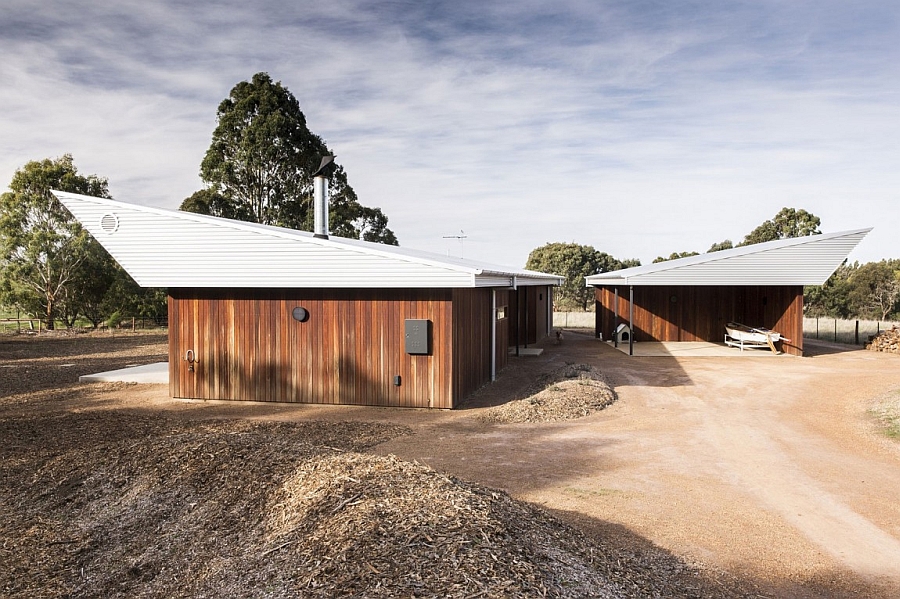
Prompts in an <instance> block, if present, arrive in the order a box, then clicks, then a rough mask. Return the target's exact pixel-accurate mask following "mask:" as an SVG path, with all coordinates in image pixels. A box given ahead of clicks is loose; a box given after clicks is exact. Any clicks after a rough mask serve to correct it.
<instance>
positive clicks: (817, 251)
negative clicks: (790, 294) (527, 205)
mask: <svg viewBox="0 0 900 599" xmlns="http://www.w3.org/2000/svg"><path fill="white" fill-rule="evenodd" d="M871 230H872V228H871V227H870V228H868V229H854V230H852V231H841V232H838V233H823V234H821V235H810V236H807V237H797V238H792V239H780V240H777V241H769V242H766V243H758V244H755V245H748V246H742V247H738V248H733V249H730V250H722V251H719V252H711V253H708V254H700V255H699V256H689V257H687V258H679V259H677V260H668V261H665V262H658V263H656V264H647V265H645V266H636V267H634V268H626V269H624V270H616V271H612V272H605V273H600V274H597V275H591V276H589V277H586V278H585V282H586V284H587V286H588V287H592V286H593V287H601V286H613V285H821V284H822V283H824V282H825V281H826V280H828V277H830V276H831V275H832V273H834V271H835V270H837V267H838V266H840V265H841V263H842V262H843V261H844V260H845V259H846V258H847V256H848V255H849V254H850V252H852V251H853V249H854V248H855V247H856V246H857V245H858V244H859V242H860V241H862V239H863V237H865V236H866V234H868V233H869V231H871Z"/></svg>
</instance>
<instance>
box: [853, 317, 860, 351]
mask: <svg viewBox="0 0 900 599" xmlns="http://www.w3.org/2000/svg"><path fill="white" fill-rule="evenodd" d="M854 340H855V343H854V345H859V321H858V320H857V321H856V334H855V335H854Z"/></svg>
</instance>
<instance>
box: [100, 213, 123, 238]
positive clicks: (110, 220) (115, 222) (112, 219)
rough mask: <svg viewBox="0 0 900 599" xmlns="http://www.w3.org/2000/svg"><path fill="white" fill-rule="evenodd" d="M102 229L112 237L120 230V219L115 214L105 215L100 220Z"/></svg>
mask: <svg viewBox="0 0 900 599" xmlns="http://www.w3.org/2000/svg"><path fill="white" fill-rule="evenodd" d="M100 228H101V229H102V230H103V232H104V233H106V234H107V235H112V234H113V233H115V232H116V230H117V229H118V228H119V217H118V216H116V215H115V214H112V213H109V214H104V215H103V217H102V218H101V219H100Z"/></svg>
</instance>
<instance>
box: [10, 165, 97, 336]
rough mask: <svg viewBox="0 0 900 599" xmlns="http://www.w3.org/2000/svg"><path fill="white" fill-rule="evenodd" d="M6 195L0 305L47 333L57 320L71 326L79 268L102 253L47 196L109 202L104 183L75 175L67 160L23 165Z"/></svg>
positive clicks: (95, 177)
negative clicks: (21, 313) (12, 308)
mask: <svg viewBox="0 0 900 599" xmlns="http://www.w3.org/2000/svg"><path fill="white" fill-rule="evenodd" d="M9 189H10V190H9V191H8V192H6V193H4V194H3V195H2V196H0V262H2V264H3V268H2V271H0V300H2V302H3V303H6V304H7V305H12V306H16V307H18V308H20V309H22V310H23V311H24V312H26V313H28V314H32V315H34V316H35V317H38V318H41V319H42V320H43V321H44V322H45V324H46V326H47V328H48V329H52V328H53V327H54V321H55V320H56V319H57V318H65V320H66V321H67V324H71V323H74V316H73V315H75V314H77V312H78V308H77V305H76V303H77V301H78V298H77V295H78V293H77V290H76V286H77V283H78V281H79V280H80V279H81V280H83V273H82V272H81V268H82V266H83V264H84V263H85V261H86V260H87V259H88V258H89V257H91V256H94V257H95V256H96V255H97V253H98V252H101V253H102V254H105V251H104V250H103V249H102V248H100V246H99V244H98V243H97V242H96V241H95V240H94V239H93V238H92V237H91V236H90V235H89V234H88V233H87V232H86V231H85V230H84V229H83V228H82V227H81V225H79V224H78V222H77V221H76V220H75V219H74V217H72V215H71V214H70V213H69V211H68V210H66V208H65V207H64V206H63V205H62V204H61V203H60V202H59V200H57V199H56V197H55V196H54V195H53V194H52V193H50V190H51V189H56V190H60V191H68V192H72V193H80V194H83V195H90V196H97V197H102V198H108V197H110V196H109V190H108V187H107V181H106V179H103V178H100V177H98V176H96V175H87V176H84V175H80V174H79V173H78V170H77V169H76V168H75V165H74V162H73V160H72V156H71V155H70V154H66V155H64V156H62V157H60V158H57V159H55V160H51V159H46V160H41V161H32V162H29V163H27V164H26V165H25V166H24V167H22V168H21V169H19V170H17V171H16V173H15V175H13V179H12V182H11V183H10V185H9ZM107 259H108V256H107Z"/></svg>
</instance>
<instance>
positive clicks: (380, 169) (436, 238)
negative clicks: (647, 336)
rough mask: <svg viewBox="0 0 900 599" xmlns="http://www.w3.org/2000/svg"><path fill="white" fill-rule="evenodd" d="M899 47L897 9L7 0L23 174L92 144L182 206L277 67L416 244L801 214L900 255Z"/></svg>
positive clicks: (657, 228) (497, 253)
mask: <svg viewBox="0 0 900 599" xmlns="http://www.w3.org/2000/svg"><path fill="white" fill-rule="evenodd" d="M898 39H900V4H897V3H893V2H866V1H862V2H852V3H851V2H833V1H830V0H822V1H817V2H804V1H793V0H792V1H790V2H767V1H752V2H728V1H720V0H716V1H696V2H677V1H672V0H669V1H640V0H636V1H628V0H625V1H621V2H603V1H579V0H572V1H566V0H560V1H557V2H553V3H548V2H533V1H525V2H515V3H491V2H484V1H482V2H469V1H465V0H463V1H460V0H456V1H451V2H427V1H422V2H415V1H410V2H407V1H402V0H398V1H389V2H364V1H360V2H354V1H345V0H333V1H330V2H306V1H303V2H295V3H283V2H274V1H273V2H268V1H261V2H254V1H252V0H243V1H239V2H238V1H229V0H226V1H223V2H216V3H199V2H190V1H187V0H184V1H176V0H171V1H161V2H153V1H150V0H143V1H118V2H115V3H101V2H93V3H88V2H64V1H58V0H57V1H54V0H50V1H46V2H39V3H35V2H31V1H28V2H26V1H21V0H12V1H10V0H6V1H5V2H4V8H3V10H2V15H0V48H2V56H3V60H2V61H0V77H2V81H3V82H4V84H3V86H2V87H0V106H2V107H3V110H2V112H0V183H2V185H3V186H6V185H8V183H9V181H10V180H11V178H12V175H13V173H14V172H15V170H16V169H17V168H19V167H21V166H22V165H24V164H25V163H26V162H27V161H29V160H35V159H43V158H48V157H56V156H60V155H62V154H64V153H71V154H73V156H74V158H75V164H76V166H78V168H79V170H80V171H81V172H83V173H90V174H98V175H101V176H104V177H107V178H108V179H109V182H110V190H111V192H112V194H113V196H114V197H115V198H116V199H119V200H123V201H128V202H134V203H138V204H146V205H153V206H160V207H164V208H176V207H177V206H178V205H179V204H180V202H181V201H182V200H183V199H184V198H185V197H186V196H188V195H190V194H191V193H193V192H194V191H196V190H197V189H200V188H201V185H202V184H201V181H200V179H199V176H198V171H199V165H200V161H201V159H202V157H203V154H204V153H205V151H206V149H207V147H208V146H209V142H210V136H211V133H212V130H213V129H214V127H215V112H216V107H217V105H218V103H219V102H220V101H221V100H222V99H224V98H225V97H227V95H228V92H229V91H230V89H231V88H232V87H233V86H234V84H236V83H237V82H239V81H243V80H248V79H250V77H252V76H253V74H254V73H256V72H259V71H266V72H268V73H269V74H270V75H271V76H272V78H273V79H275V80H279V81H281V82H282V83H283V84H284V85H285V86H286V87H287V88H288V89H290V90H291V92H292V93H293V94H294V95H295V96H296V97H297V99H298V100H299V102H300V106H301V108H302V109H303V111H304V113H305V115H306V117H307V122H308V124H309V126H310V128H311V129H312V130H313V131H314V132H315V133H317V134H319V135H321V136H322V137H323V138H324V139H325V140H326V142H327V143H328V145H329V147H330V148H331V149H332V150H333V151H334V152H335V153H336V154H337V155H338V161H339V162H341V163H342V164H343V165H344V167H345V168H346V171H347V173H348V176H349V180H350V183H351V185H353V187H354V189H355V190H356V192H357V194H358V195H359V197H360V200H361V201H362V202H363V203H364V204H367V205H370V206H379V207H381V208H382V209H383V210H384V212H385V213H386V214H387V215H388V217H389V218H390V226H391V228H392V229H393V230H394V231H395V232H396V234H397V236H398V238H399V239H400V243H401V244H402V245H404V246H408V247H413V248H419V249H430V250H433V251H438V252H441V253H446V252H451V253H453V254H454V255H459V254H460V252H464V254H465V257H467V258H480V259H483V260H488V261H491V262H496V263H501V264H508V265H510V266H522V265H524V262H525V259H526V258H527V255H528V252H529V251H530V250H531V249H533V248H535V247H538V246H540V245H543V244H544V243H547V242H552V241H575V242H578V243H582V244H589V245H593V246H594V247H595V248H597V249H599V250H601V251H605V252H608V253H610V254H612V255H614V256H616V257H618V258H640V259H641V260H642V261H643V262H644V263H648V262H650V261H651V260H652V259H653V258H654V257H656V256H657V255H661V254H665V255H668V254H669V253H671V252H675V251H688V250H693V251H700V252H703V251H706V250H707V249H708V248H709V246H710V245H712V244H713V243H715V242H719V241H722V240H723V239H726V238H728V239H732V240H733V241H735V242H737V241H739V240H740V239H742V238H743V236H744V235H745V234H746V233H748V232H749V231H750V230H751V229H753V228H754V227H755V226H756V225H758V224H759V223H761V222H762V221H764V220H766V219H768V218H771V217H773V216H774V215H775V213H776V212H778V210H779V209H780V208H782V207H783V206H790V207H795V208H804V209H806V210H809V211H811V212H813V213H814V214H816V215H818V216H820V217H821V218H822V229H823V230H824V231H838V230H843V229H851V228H858V227H866V226H875V230H874V231H873V232H872V233H871V234H870V235H869V237H868V238H867V239H866V240H864V241H863V243H862V244H861V245H860V247H859V248H858V249H857V250H856V251H855V252H854V254H853V255H852V256H851V257H852V258H853V259H858V260H861V261H868V260H878V259H881V258H886V257H900V201H898V200H900V44H898V43H897V40H898ZM460 231H464V234H465V236H466V239H465V240H464V241H463V242H462V243H460V242H459V241H457V240H455V239H445V236H452V235H459V234H460Z"/></svg>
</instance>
